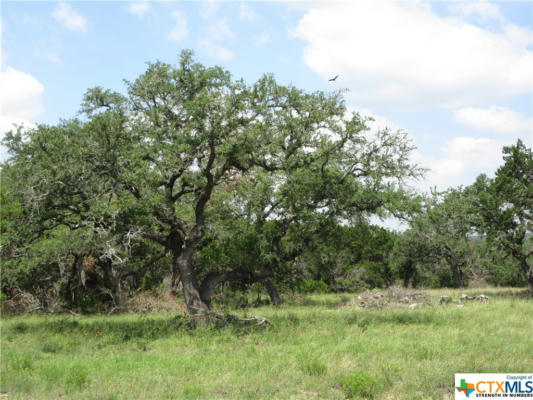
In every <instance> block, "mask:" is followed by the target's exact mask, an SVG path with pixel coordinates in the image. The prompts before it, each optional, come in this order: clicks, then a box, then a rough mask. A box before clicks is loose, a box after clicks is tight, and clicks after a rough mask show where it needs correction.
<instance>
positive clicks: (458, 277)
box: [450, 263, 464, 288]
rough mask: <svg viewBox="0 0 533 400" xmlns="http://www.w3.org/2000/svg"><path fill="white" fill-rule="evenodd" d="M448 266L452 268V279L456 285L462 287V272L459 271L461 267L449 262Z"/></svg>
mask: <svg viewBox="0 0 533 400" xmlns="http://www.w3.org/2000/svg"><path fill="white" fill-rule="evenodd" d="M450 267H451V269H452V275H453V280H454V282H455V284H456V285H457V287H460V288H462V287H464V281H463V273H462V272H461V268H460V267H459V266H458V265H457V264H455V263H451V264H450Z"/></svg>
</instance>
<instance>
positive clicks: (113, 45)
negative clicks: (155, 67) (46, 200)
mask: <svg viewBox="0 0 533 400" xmlns="http://www.w3.org/2000/svg"><path fill="white" fill-rule="evenodd" d="M0 6H1V7H2V9H1V33H2V46H1V56H2V59H1V70H0V91H1V95H2V96H1V98H2V111H1V114H0V134H2V133H3V132H5V131H6V130H7V129H9V127H10V126H11V124H12V123H14V122H16V123H25V124H26V125H27V126H31V125H32V124H35V123H50V124H51V123H56V122H57V121H58V120H59V119H60V118H70V117H73V116H74V115H75V113H76V112H77V110H78V109H79V104H80V102H81V98H82V96H83V94H84V92H85V91H86V90H87V88H89V87H93V86H97V85H98V86H103V87H105V88H111V89H115V90H118V91H122V92H123V91H124V88H125V87H124V84H123V81H122V80H123V79H128V80H132V79H134V78H135V77H137V76H138V75H139V74H141V73H142V72H143V71H144V69H145V68H146V62H147V61H155V60H161V61H164V62H168V63H174V62H176V60H177V56H178V54H179V52H180V51H181V50H182V49H185V48H187V49H192V50H194V52H195V54H196V57H197V59H198V60H199V61H200V62H202V63H204V64H206V65H214V64H217V65H221V66H223V67H225V68H226V69H228V70H229V71H231V72H232V74H233V76H234V77H235V78H241V77H242V78H244V79H245V80H246V81H247V82H248V83H253V82H254V81H255V80H256V79H257V78H259V77H260V76H261V75H262V74H263V73H266V72H268V73H273V74H274V75H275V77H276V79H277V80H278V81H280V82H281V83H284V84H289V83H292V84H293V85H295V86H297V87H300V88H304V89H307V90H310V91H314V90H325V91H332V90H337V89H348V91H347V93H346V102H347V105H348V106H349V108H350V109H352V110H354V111H361V112H362V113H364V114H367V115H371V116H374V118H375V120H376V121H375V122H374V124H373V128H374V129H380V128H383V127H385V126H389V127H391V128H395V129H404V130H406V131H407V132H409V134H410V136H411V138H412V140H413V141H414V144H415V145H416V146H417V150H416V152H415V153H414V154H413V161H414V162H417V163H419V164H421V165H422V166H425V167H427V168H430V169H431V171H430V172H429V173H428V175H427V178H426V180H425V181H424V182H421V183H418V184H417V186H418V187H419V188H420V189H423V190H427V189H428V188H429V187H432V186H435V185H436V186H437V187H438V188H439V189H445V188H446V187H449V186H456V185H460V184H463V185H465V184H469V183H471V182H472V181H473V179H474V178H475V176H477V175H478V174H479V173H482V172H484V173H487V174H489V175H491V174H492V173H493V172H494V171H495V169H496V168H497V167H498V166H499V165H500V164H501V147H502V146H503V145H507V144H512V143H515V142H516V140H517V139H518V138H521V139H522V140H523V141H524V142H525V143H526V144H527V145H528V146H530V147H531V145H532V142H533V119H532V118H533V3H532V2H529V1H528V2H525V1H524V2H488V1H478V2H422V1H411V2H389V1H370V0H369V1H351V2H348V1H345V2H215V1H209V2H170V1H169V2H140V3H138V2H126V1H123V2H102V1H99V2H76V1H72V2H21V1H17V2H14V1H13V2H10V1H3V2H2V3H0ZM336 74H339V75H340V76H339V78H338V79H337V81H336V82H334V83H331V82H328V78H329V77H331V76H333V75H336ZM1 157H3V158H5V152H2V155H1Z"/></svg>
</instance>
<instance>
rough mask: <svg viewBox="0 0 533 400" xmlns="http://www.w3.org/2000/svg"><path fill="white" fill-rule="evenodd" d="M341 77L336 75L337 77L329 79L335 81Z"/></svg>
mask: <svg viewBox="0 0 533 400" xmlns="http://www.w3.org/2000/svg"><path fill="white" fill-rule="evenodd" d="M338 77H339V75H335V78H331V79H328V80H329V81H330V82H333V81H335V80H337V78H338Z"/></svg>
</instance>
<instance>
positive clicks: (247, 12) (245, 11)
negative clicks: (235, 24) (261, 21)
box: [239, 3, 257, 21]
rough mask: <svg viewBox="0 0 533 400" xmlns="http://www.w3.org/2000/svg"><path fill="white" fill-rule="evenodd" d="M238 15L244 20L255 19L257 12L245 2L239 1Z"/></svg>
mask: <svg viewBox="0 0 533 400" xmlns="http://www.w3.org/2000/svg"><path fill="white" fill-rule="evenodd" d="M239 17H240V19H241V20H244V21H255V20H256V19H257V14H256V13H255V12H254V10H252V9H251V8H250V6H249V5H248V4H246V3H241V6H240V8H239Z"/></svg>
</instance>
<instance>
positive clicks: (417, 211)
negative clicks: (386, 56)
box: [0, 51, 533, 321]
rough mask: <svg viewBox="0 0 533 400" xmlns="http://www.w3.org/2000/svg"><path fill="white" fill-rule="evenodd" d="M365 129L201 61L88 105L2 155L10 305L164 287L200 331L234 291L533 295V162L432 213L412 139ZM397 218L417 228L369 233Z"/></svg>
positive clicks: (524, 156) (322, 103) (330, 100)
mask: <svg viewBox="0 0 533 400" xmlns="http://www.w3.org/2000/svg"><path fill="white" fill-rule="evenodd" d="M366 123H367V120H366V119H365V118H362V117H361V116H360V115H359V114H357V113H353V114H351V115H349V114H348V112H347V110H346V107H345V105H344V101H343V99H342V96H341V94H340V93H333V94H325V93H322V92H315V93H307V92H305V91H302V90H299V89H297V88H295V87H292V86H283V85H280V84H278V83H277V82H276V81H275V80H274V78H273V77H272V76H270V75H265V76H264V77H262V78H261V79H260V80H258V81H257V82H256V83H254V84H253V85H251V86H249V85H247V84H245V83H244V82H243V81H235V80H232V78H231V75H230V74H229V72H227V71H224V70H223V69H221V68H219V67H205V66H203V65H201V64H199V63H197V62H196V61H195V60H194V58H193V55H192V53H191V52H189V51H184V52H182V54H181V56H180V59H179V63H178V65H176V66H173V65H169V64H165V63H162V62H156V63H152V64H149V66H148V69H147V70H146V72H145V73H144V74H142V75H141V76H140V77H139V78H137V79H136V80H135V81H133V82H127V95H122V94H119V93H116V92H112V91H110V90H105V89H102V88H99V87H97V88H93V89H90V90H88V91H87V93H86V94H85V96H84V100H83V103H82V106H81V110H80V113H79V115H78V117H77V118H73V119H69V120H64V121H61V122H60V123H59V124H57V125H38V126H37V127H36V128H34V129H31V130H27V131H23V130H22V129H16V130H14V131H12V132H10V133H8V134H7V135H6V137H5V139H4V141H3V144H4V146H6V147H7V148H8V151H9V155H10V157H9V159H8V160H7V161H6V162H5V163H3V164H2V166H1V173H2V185H1V192H0V196H1V206H2V207H1V221H0V223H1V225H0V228H1V234H2V243H1V257H2V277H1V291H2V293H3V294H4V296H7V297H9V296H10V295H11V293H12V292H13V290H14V289H15V288H16V289H20V290H25V291H29V292H31V293H34V294H36V295H39V294H47V295H50V294H53V295H55V296H57V297H58V298H61V299H62V301H64V302H65V305H67V306H69V307H86V306H89V305H90V304H94V303H106V302H107V303H112V304H115V305H118V304H120V302H121V298H122V297H123V296H124V293H125V292H131V291H137V290H147V289H153V288H155V287H159V288H161V287H165V288H167V290H170V291H174V292H181V293H182V294H183V296H184V299H185V302H186V305H187V310H188V312H189V314H190V315H191V316H192V317H193V318H194V319H196V320H198V321H204V320H208V319H209V316H210V311H209V307H210V303H211V301H212V297H213V295H214V293H216V292H217V291H219V290H221V288H232V289H234V290H248V289H249V288H250V287H251V286H252V285H255V286H257V285H261V286H262V287H263V288H264V290H265V292H266V293H268V295H269V297H270V299H271V301H272V302H273V303H274V304H279V303H280V302H281V301H282V296H281V295H280V288H281V289H283V290H299V291H353V290H358V289H361V288H373V287H384V286H389V285H392V284H395V283H396V282H402V283H403V284H404V285H411V286H417V285H425V286H464V285H466V284H468V281H469V280H471V279H473V278H476V279H478V278H479V279H481V278H483V279H486V280H487V281H489V282H490V283H493V284H502V285H522V284H525V283H529V285H530V286H532V287H533V272H532V267H531V265H532V264H531V254H532V251H533V250H532V240H531V230H532V227H531V212H532V209H533V207H532V205H533V204H532V199H533V192H532V190H533V189H532V188H533V184H532V183H533V172H532V171H533V165H532V156H531V150H530V149H527V148H526V147H525V146H524V145H523V143H522V142H521V141H518V143H517V144H516V145H515V146H511V147H506V148H504V159H505V163H504V165H503V166H502V167H500V168H499V169H498V171H497V173H496V176H495V178H493V179H489V178H487V177H486V176H480V177H479V178H478V179H477V180H476V182H475V183H474V184H473V185H472V186H469V187H467V188H457V189H450V190H448V191H446V192H444V193H432V194H431V195H430V196H425V197H423V196H420V195H417V194H416V193H413V192H412V191H410V190H407V189H406V186H405V182H406V181H408V180H412V179H418V178H420V177H421V176H422V175H423V170H422V169H420V168H419V167H418V166H416V165H413V164H411V163H410V162H409V156H410V152H411V151H412V150H413V147H412V145H411V143H410V142H409V140H408V138H407V135H406V134H405V133H404V132H402V131H390V130H388V129H385V130H381V131H379V132H371V131H370V130H369V129H368V127H367V125H366ZM391 215H393V216H396V217H399V218H402V219H404V220H405V221H408V222H409V226H410V228H409V229H408V230H406V231H405V232H403V233H395V232H390V231H388V230H386V229H384V228H380V227H377V226H374V225H371V224H370V222H369V221H370V217H371V216H378V217H386V216H391Z"/></svg>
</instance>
